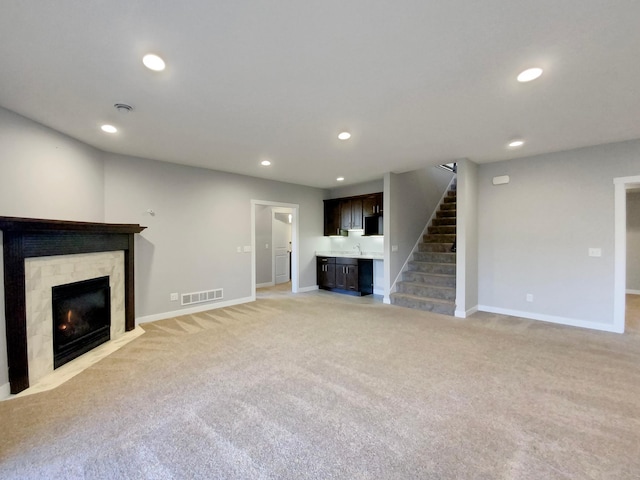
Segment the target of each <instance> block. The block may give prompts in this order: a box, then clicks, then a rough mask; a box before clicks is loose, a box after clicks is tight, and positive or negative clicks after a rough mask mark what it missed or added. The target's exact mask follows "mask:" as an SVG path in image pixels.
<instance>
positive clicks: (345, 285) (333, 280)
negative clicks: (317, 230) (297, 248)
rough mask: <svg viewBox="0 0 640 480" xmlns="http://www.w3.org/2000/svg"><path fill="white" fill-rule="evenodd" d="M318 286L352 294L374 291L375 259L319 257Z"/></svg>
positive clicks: (368, 293) (366, 293) (367, 293)
mask: <svg viewBox="0 0 640 480" xmlns="http://www.w3.org/2000/svg"><path fill="white" fill-rule="evenodd" d="M317 275H318V287H319V288H321V289H323V290H330V291H336V292H338V293H347V294H350V295H370V294H372V293H373V260H369V259H359V258H344V257H317Z"/></svg>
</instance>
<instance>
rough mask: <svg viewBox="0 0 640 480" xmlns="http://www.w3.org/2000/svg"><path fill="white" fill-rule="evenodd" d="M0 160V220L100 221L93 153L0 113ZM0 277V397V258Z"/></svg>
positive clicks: (97, 161)
mask: <svg viewBox="0 0 640 480" xmlns="http://www.w3.org/2000/svg"><path fill="white" fill-rule="evenodd" d="M0 159H2V160H1V161H0V216H5V217H30V218H46V219H55V220H76V221H85V222H103V221H104V170H103V163H102V155H101V153H100V152H99V151H98V150H96V149H94V148H92V147H89V146H88V145H86V144H84V143H81V142H78V141H77V140H74V139H72V138H70V137H67V136H66V135H63V134H62V133H60V132H57V131H55V130H52V129H50V128H47V127H45V126H43V125H40V124H38V123H36V122H33V121H31V120H29V119H27V118H24V117H22V116H20V115H18V114H16V113H14V112H11V111H9V110H6V109H4V108H0ZM1 247H2V236H1V235H0V248H1ZM0 256H1V255H0ZM0 272H2V274H1V275H0V337H1V339H0V396H2V393H3V392H4V390H5V385H6V384H7V382H8V381H9V375H8V366H7V346H6V331H5V324H6V320H5V311H4V269H3V268H2V262H1V259H0ZM6 392H8V389H7V390H6ZM6 392H5V393H6Z"/></svg>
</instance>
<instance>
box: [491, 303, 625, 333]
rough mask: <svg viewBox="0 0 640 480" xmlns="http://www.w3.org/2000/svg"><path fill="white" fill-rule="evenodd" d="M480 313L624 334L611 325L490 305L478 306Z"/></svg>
mask: <svg viewBox="0 0 640 480" xmlns="http://www.w3.org/2000/svg"><path fill="white" fill-rule="evenodd" d="M478 311H480V312H489V313H499V314H501V315H509V316H511V317H522V318H528V319H529V320H540V321H542V322H549V323H557V324H559V325H567V326H570V327H580V328H588V329H590V330H599V331H602V332H611V333H624V330H619V329H618V328H616V327H615V326H614V325H613V324H610V323H596V322H589V321H587V320H579V319H576V318H568V317H557V316H555V315H545V314H541V313H532V312H523V311H520V310H511V309H508V308H499V307H492V306H489V305H478Z"/></svg>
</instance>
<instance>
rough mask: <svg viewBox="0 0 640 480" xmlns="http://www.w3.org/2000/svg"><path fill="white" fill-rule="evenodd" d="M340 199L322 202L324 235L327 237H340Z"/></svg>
mask: <svg viewBox="0 0 640 480" xmlns="http://www.w3.org/2000/svg"><path fill="white" fill-rule="evenodd" d="M340 206H341V205H340V199H339V198H336V199H332V200H325V201H324V234H325V236H328V235H340V234H341V232H340V230H341V228H340V224H341V221H342V220H341V212H340Z"/></svg>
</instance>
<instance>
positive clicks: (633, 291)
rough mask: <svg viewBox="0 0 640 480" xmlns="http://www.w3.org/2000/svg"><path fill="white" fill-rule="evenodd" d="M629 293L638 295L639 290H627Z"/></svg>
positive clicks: (639, 293)
mask: <svg viewBox="0 0 640 480" xmlns="http://www.w3.org/2000/svg"><path fill="white" fill-rule="evenodd" d="M627 293H628V294H630V295H640V290H627Z"/></svg>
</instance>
